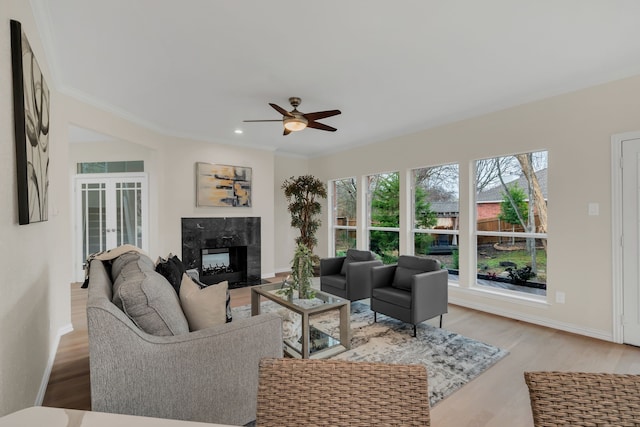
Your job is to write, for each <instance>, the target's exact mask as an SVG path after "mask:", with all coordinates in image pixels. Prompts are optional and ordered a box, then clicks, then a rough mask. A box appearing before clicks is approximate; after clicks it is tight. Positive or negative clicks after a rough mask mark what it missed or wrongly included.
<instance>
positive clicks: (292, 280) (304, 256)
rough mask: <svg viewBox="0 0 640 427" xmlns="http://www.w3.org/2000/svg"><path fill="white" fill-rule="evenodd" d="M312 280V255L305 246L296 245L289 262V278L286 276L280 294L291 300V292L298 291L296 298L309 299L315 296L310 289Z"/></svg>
mask: <svg viewBox="0 0 640 427" xmlns="http://www.w3.org/2000/svg"><path fill="white" fill-rule="evenodd" d="M312 278H313V254H312V253H311V251H309V248H307V247H306V246H305V245H303V244H300V243H298V246H296V251H295V253H294V254H293V260H292V261H291V276H287V278H286V279H285V281H284V287H283V288H282V289H281V291H280V292H281V293H282V294H284V295H286V296H287V297H288V298H289V300H292V299H293V292H294V291H295V290H297V291H298V298H300V299H310V298H313V297H314V296H315V292H314V290H313V289H312V288H311V279H312Z"/></svg>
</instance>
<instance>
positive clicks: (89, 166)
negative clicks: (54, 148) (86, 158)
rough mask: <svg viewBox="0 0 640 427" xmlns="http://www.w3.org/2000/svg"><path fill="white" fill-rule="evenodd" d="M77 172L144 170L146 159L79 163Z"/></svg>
mask: <svg viewBox="0 0 640 427" xmlns="http://www.w3.org/2000/svg"><path fill="white" fill-rule="evenodd" d="M77 172H78V174H85V173H119V172H144V161H142V160H131V161H124V162H88V163H77Z"/></svg>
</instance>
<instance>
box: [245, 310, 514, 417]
mask: <svg viewBox="0 0 640 427" xmlns="http://www.w3.org/2000/svg"><path fill="white" fill-rule="evenodd" d="M261 310H262V311H263V312H268V311H276V312H282V310H283V309H282V307H280V306H278V305H276V304H275V303H272V302H270V301H267V302H263V303H262V306H261ZM233 315H234V317H236V316H237V317H247V316H249V315H250V308H249V306H242V307H237V308H234V309H233ZM311 324H312V325H313V326H314V327H316V328H317V329H319V330H322V331H324V332H326V333H328V334H330V335H332V336H336V337H337V336H339V333H338V313H337V311H334V312H329V313H325V314H321V315H317V316H314V317H312V318H311ZM412 332H413V327H412V326H411V325H408V324H405V323H402V322H400V321H398V320H396V319H393V318H390V317H387V316H384V315H381V314H378V322H377V323H373V312H372V311H371V309H370V308H369V305H368V304H365V303H362V302H353V303H352V304H351V334H352V339H351V349H350V350H348V351H346V352H344V353H341V354H338V355H336V356H334V357H332V359H338V360H351V361H367V362H383V363H401V364H424V365H425V366H426V367H427V373H428V375H429V396H430V403H431V406H434V405H435V404H436V403H438V402H439V401H440V400H442V399H444V398H445V397H447V396H449V395H450V394H452V393H453V392H455V391H456V390H458V389H459V388H460V387H462V386H463V385H465V384H466V383H468V382H469V381H471V380H472V379H474V378H476V377H477V376H478V375H480V374H481V373H483V372H484V371H485V370H487V369H488V368H489V367H491V366H492V365H494V364H495V363H496V362H498V361H499V360H500V359H502V358H503V357H505V356H506V355H507V354H508V352H507V351H505V350H502V349H500V348H498V347H494V346H492V345H489V344H485V343H483V342H480V341H476V340H474V339H471V338H467V337H465V336H462V335H459V334H456V333H453V332H449V331H447V330H445V329H440V328H437V327H433V326H431V325H428V324H426V323H422V324H420V325H418V331H417V337H416V338H414V337H413V336H412Z"/></svg>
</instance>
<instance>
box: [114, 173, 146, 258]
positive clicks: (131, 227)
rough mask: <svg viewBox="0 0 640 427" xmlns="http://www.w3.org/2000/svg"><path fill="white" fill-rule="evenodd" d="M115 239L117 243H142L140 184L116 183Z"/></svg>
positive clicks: (138, 244) (135, 244)
mask: <svg viewBox="0 0 640 427" xmlns="http://www.w3.org/2000/svg"><path fill="white" fill-rule="evenodd" d="M116 239H117V240H116V241H117V245H118V246H120V245H124V244H127V243H128V244H131V245H134V246H138V247H140V246H141V244H142V184H141V183H140V182H118V183H116Z"/></svg>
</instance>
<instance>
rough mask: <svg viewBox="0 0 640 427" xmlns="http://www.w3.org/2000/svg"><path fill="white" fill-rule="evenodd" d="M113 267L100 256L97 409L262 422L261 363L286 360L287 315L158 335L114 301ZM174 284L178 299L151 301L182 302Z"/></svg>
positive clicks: (92, 298)
mask: <svg viewBox="0 0 640 427" xmlns="http://www.w3.org/2000/svg"><path fill="white" fill-rule="evenodd" d="M143 261H144V262H143ZM145 262H146V263H148V261H146V260H141V261H139V262H138V264H140V265H143V264H145ZM109 267H110V264H108V263H103V261H100V260H93V261H91V264H90V272H89V285H88V288H89V289H88V293H89V294H88V301H87V321H88V329H89V355H90V358H89V361H90V375H91V404H92V410H94V411H101V412H112V413H122V414H131V415H143V416H151V417H158V418H173V419H181V420H191V421H202V422H214V423H221V424H235V425H243V424H246V423H248V422H250V421H252V420H254V419H255V414H256V399H257V387H258V363H259V361H260V359H262V358H265V357H276V358H277V357H282V320H281V318H280V317H279V316H277V315H274V314H262V315H259V316H255V317H250V318H243V319H235V320H233V321H232V322H230V323H225V324H221V325H217V326H212V327H209V328H207V329H203V330H199V331H195V332H189V330H188V326H187V329H186V331H184V330H182V331H180V330H178V334H177V335H168V336H158V334H156V335H152V334H150V333H147V332H144V331H143V330H141V329H140V327H138V326H137V324H136V323H134V321H132V318H131V317H130V316H128V315H127V314H125V312H123V310H121V309H120V308H119V307H118V306H116V304H114V303H113V302H112V300H114V298H113V297H114V293H113V292H114V290H113V285H112V279H111V276H110V271H108V270H109ZM120 267H122V266H120ZM113 268H115V261H114V266H113ZM144 269H146V267H145V268H143V270H144ZM138 270H140V269H139V268H137V269H136V270H135V272H132V271H130V270H127V267H124V268H122V272H120V273H119V276H118V278H117V280H116V282H117V283H116V285H119V286H121V285H122V283H121V282H122V281H127V280H138V279H139V271H138ZM114 273H115V272H114ZM154 273H155V272H154ZM154 273H147V275H148V276H150V275H152V274H154ZM155 274H157V273H155ZM136 278H137V279H136ZM144 280H147V279H144ZM167 286H169V289H170V290H171V292H173V296H172V297H169V298H167V297H166V296H165V297H163V298H164V300H166V301H159V300H158V298H155V299H154V301H152V299H151V298H149V302H150V303H151V302H153V303H154V304H156V305H157V304H163V303H165V302H167V301H169V304H174V303H175V299H176V298H177V295H176V293H175V291H174V290H173V289H172V288H171V285H169V283H168V282H167ZM118 289H120V288H118ZM116 292H119V291H118V290H116ZM165 295H170V294H168V293H167V294H165ZM178 305H179V303H178ZM129 315H131V313H130V312H129ZM177 316H180V313H177ZM143 317H144V316H143ZM136 322H138V324H141V323H140V321H139V320H136ZM180 322H181V321H180ZM180 328H182V326H180V327H179V328H178V329H180ZM174 329H175V328H174ZM164 335H166V334H164Z"/></svg>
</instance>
